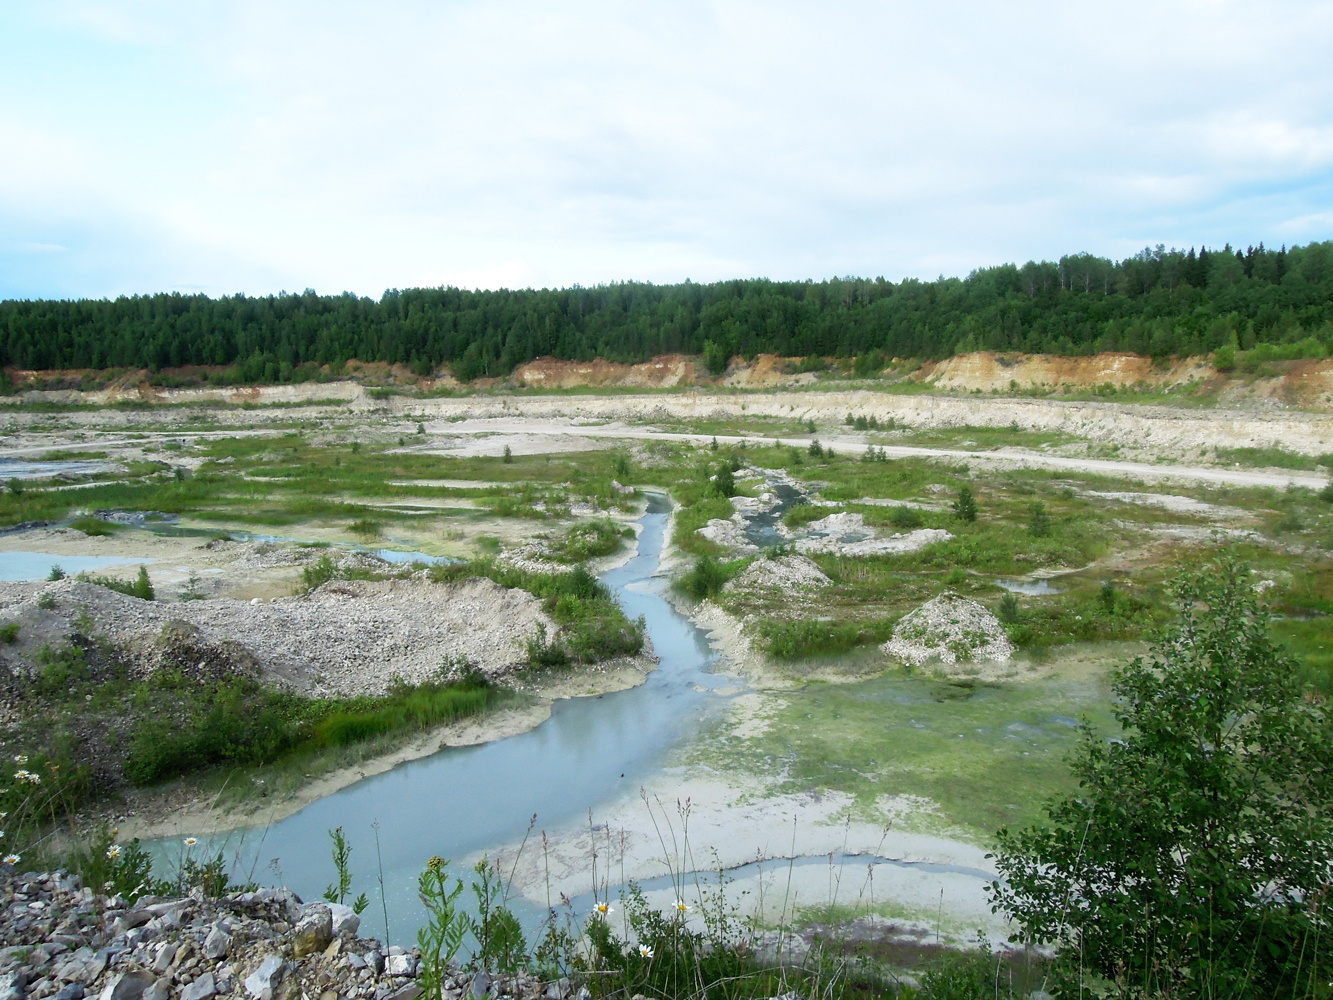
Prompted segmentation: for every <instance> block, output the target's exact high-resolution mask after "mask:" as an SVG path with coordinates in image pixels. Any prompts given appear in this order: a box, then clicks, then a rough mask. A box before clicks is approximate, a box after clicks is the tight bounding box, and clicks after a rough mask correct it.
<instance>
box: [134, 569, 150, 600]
mask: <svg viewBox="0 0 1333 1000" xmlns="http://www.w3.org/2000/svg"><path fill="white" fill-rule="evenodd" d="M130 596H132V597H137V598H139V600H141V601H151V600H155V599H156V596H157V595H156V594H154V593H153V582H152V581H151V580H150V579H148V569H147V567H145V566H142V565H140V567H139V575H138V576H136V577H135V578H134V584H133V585H132V587H131V590H130Z"/></svg>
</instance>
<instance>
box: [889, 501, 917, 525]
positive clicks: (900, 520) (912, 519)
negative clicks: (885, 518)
mask: <svg viewBox="0 0 1333 1000" xmlns="http://www.w3.org/2000/svg"><path fill="white" fill-rule="evenodd" d="M889 521H890V522H892V524H893V526H894V527H895V528H900V529H902V530H903V531H911V530H912V529H913V528H919V527H921V514H920V513H919V512H918V511H917V510H916V509H915V508H912V507H894V508H893V513H892V514H890V515H889Z"/></svg>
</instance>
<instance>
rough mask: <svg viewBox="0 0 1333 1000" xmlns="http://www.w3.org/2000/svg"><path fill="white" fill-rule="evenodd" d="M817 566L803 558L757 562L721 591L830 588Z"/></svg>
mask: <svg viewBox="0 0 1333 1000" xmlns="http://www.w3.org/2000/svg"><path fill="white" fill-rule="evenodd" d="M829 582H830V581H829V578H828V577H826V576H825V575H824V574H823V572H822V571H821V570H820V568H819V567H818V566H816V565H815V564H814V563H813V562H811V561H810V560H809V559H807V558H805V556H797V555H785V556H778V557H777V558H775V559H756V560H755V561H754V562H752V563H750V565H749V566H746V567H745V569H744V570H743V571H742V572H741V573H740V575H738V576H737V577H735V579H732V580H729V581H727V585H726V586H725V587H723V588H722V589H723V590H729V591H735V590H760V589H768V588H772V589H777V590H781V591H783V592H784V593H792V592H794V591H797V590H814V589H818V588H820V587H827V586H828V585H829Z"/></svg>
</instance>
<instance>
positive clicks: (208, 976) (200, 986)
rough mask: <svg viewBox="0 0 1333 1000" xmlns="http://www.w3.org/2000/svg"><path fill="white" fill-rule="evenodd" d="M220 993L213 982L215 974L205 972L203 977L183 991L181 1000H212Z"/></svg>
mask: <svg viewBox="0 0 1333 1000" xmlns="http://www.w3.org/2000/svg"><path fill="white" fill-rule="evenodd" d="M217 991H218V988H217V984H215V983H214V982H213V973H211V972H205V973H204V974H203V975H202V976H200V977H199V978H198V979H196V980H195V981H194V982H192V983H191V984H190V985H189V986H187V987H185V989H183V990H181V996H180V1000H210V998H211V997H213V996H214V995H215V994H216V993H217Z"/></svg>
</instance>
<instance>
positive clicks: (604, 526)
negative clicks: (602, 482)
mask: <svg viewBox="0 0 1333 1000" xmlns="http://www.w3.org/2000/svg"><path fill="white" fill-rule="evenodd" d="M625 532H628V533H629V537H633V535H634V530H633V529H632V528H626V529H624V530H622V529H621V528H620V527H618V526H617V525H616V523H615V522H614V521H612V520H611V519H610V518H609V517H608V518H603V519H601V520H599V521H588V522H586V523H584V524H576V525H573V526H571V527H570V528H569V530H568V531H566V532H565V534H564V536H563V537H562V538H560V539H559V540H558V541H557V542H556V544H555V545H553V546H552V550H553V553H554V554H555V556H556V558H558V559H561V560H563V561H564V562H585V561H587V560H589V559H596V558H598V557H600V556H609V555H611V554H612V553H614V552H617V551H619V549H620V546H621V544H622V539H623V538H625V537H626V534H625Z"/></svg>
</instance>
